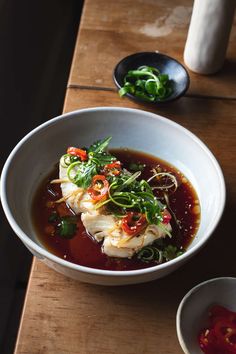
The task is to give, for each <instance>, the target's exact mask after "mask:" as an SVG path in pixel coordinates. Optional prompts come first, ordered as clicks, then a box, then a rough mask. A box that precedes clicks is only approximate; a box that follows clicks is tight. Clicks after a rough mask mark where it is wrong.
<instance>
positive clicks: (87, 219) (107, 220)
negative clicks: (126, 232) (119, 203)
mask: <svg viewBox="0 0 236 354" xmlns="http://www.w3.org/2000/svg"><path fill="white" fill-rule="evenodd" d="M81 220H82V223H83V224H84V227H85V228H86V230H87V232H88V233H89V234H90V235H91V236H93V237H94V238H95V240H96V241H98V242H100V241H102V240H103V239H104V238H105V237H107V236H111V237H112V236H113V237H119V236H120V227H119V224H118V222H117V220H116V218H115V217H114V216H113V215H103V214H100V215H99V214H97V215H95V214H89V213H82V214H81Z"/></svg>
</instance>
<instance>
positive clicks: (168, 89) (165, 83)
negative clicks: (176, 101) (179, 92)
mask: <svg viewBox="0 0 236 354" xmlns="http://www.w3.org/2000/svg"><path fill="white" fill-rule="evenodd" d="M172 92H173V88H172V82H171V80H170V79H169V76H168V75H167V74H161V73H160V71H159V70H158V69H156V68H153V67H151V66H146V65H144V66H140V67H139V68H138V69H137V70H129V71H128V73H127V75H126V76H125V78H124V86H123V87H122V88H121V89H120V90H119V95H120V97H122V96H124V95H126V94H127V93H128V94H131V95H134V96H136V97H138V98H141V99H142V100H144V101H148V102H157V101H162V100H164V99H165V98H167V97H169V96H170V95H171V93H172Z"/></svg>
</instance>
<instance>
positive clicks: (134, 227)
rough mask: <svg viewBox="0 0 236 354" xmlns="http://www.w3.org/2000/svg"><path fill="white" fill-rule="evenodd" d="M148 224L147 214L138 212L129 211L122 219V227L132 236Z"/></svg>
mask: <svg viewBox="0 0 236 354" xmlns="http://www.w3.org/2000/svg"><path fill="white" fill-rule="evenodd" d="M146 225H147V220H146V217H145V215H143V214H141V213H138V212H133V211H131V212H128V213H127V214H126V216H124V217H123V219H122V224H121V226H122V229H123V230H124V232H126V233H127V234H128V235H130V236H135V235H137V234H139V233H140V232H141V231H142V230H143V229H144V228H145V226H146Z"/></svg>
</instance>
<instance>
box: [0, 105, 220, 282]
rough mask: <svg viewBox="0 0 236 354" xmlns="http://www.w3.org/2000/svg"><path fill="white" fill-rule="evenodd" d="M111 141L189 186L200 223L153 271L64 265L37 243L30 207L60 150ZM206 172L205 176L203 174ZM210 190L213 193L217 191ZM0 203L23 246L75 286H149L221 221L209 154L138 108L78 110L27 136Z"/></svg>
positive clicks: (215, 168) (7, 173) (13, 158)
mask: <svg viewBox="0 0 236 354" xmlns="http://www.w3.org/2000/svg"><path fill="white" fill-rule="evenodd" d="M106 136H112V141H111V147H128V148H132V149H135V150H141V151H144V152H147V153H150V154H152V155H156V156H158V157H160V158H161V159H164V160H166V161H168V162H169V163H171V164H172V165H174V166H175V167H177V168H178V169H180V170H181V171H182V172H183V173H184V174H185V176H186V177H187V178H188V179H189V180H190V181H191V182H192V184H193V186H194V187H195V190H196V192H197V194H198V197H199V199H200V204H201V215H202V216H201V223H200V228H199V231H198V233H197V235H196V237H195V239H194V240H193V242H192V244H191V246H190V247H189V249H188V250H187V252H186V253H184V254H183V255H182V256H180V257H178V258H176V259H174V260H171V261H169V262H167V263H165V264H162V265H158V266H155V267H152V268H146V269H141V270H133V271H106V270H98V269H92V268H87V267H83V266H79V265H75V264H72V263H69V262H67V261H65V260H63V259H60V258H58V257H56V256H55V255H53V254H51V253H50V252H48V251H47V250H46V249H45V248H44V247H43V246H42V245H41V244H40V242H39V240H38V239H37V236H36V233H35V230H34V227H33V225H32V220H31V217H30V208H31V203H32V198H33V195H34V193H35V190H36V188H37V186H38V185H39V182H40V181H41V180H42V178H44V176H46V175H48V173H49V172H50V171H51V169H52V166H53V165H55V163H56V162H57V161H58V159H59V157H60V156H61V155H62V154H63V153H64V151H65V149H66V148H67V146H71V145H72V146H73V145H79V146H88V145H90V144H91V143H92V142H94V141H96V140H98V139H101V138H103V137H106ZM202 171H207V173H204V175H203V173H202ZM216 191H217V193H216ZM1 200H2V205H3V209H4V211H5V214H6V217H7V219H8V221H9V223H10V225H11V227H12V229H13V230H14V232H15V233H16V234H17V235H18V236H19V238H20V239H21V240H22V242H23V243H24V244H25V246H26V247H28V249H29V250H30V251H31V252H32V253H33V254H34V255H35V256H37V257H38V258H40V259H41V260H43V261H44V262H45V263H47V264H48V265H49V266H50V267H52V268H54V269H55V270H57V271H58V272H61V273H63V274H65V275H67V276H70V277H73V278H75V279H79V280H81V281H85V282H89V283H96V284H104V285H123V284H133V283H141V282H146V281H151V280H154V279H157V278H160V277H163V276H165V275H167V274H169V273H170V272H172V271H174V270H175V269H177V268H178V267H179V266H181V265H182V264H183V263H184V262H186V261H187V260H188V259H189V258H190V257H192V256H193V255H194V254H195V253H196V252H197V251H199V249H200V248H201V247H202V246H203V245H204V244H205V243H206V241H207V240H208V239H209V237H210V235H211V234H212V232H213V231H214V229H215V227H216V225H217V223H218V222H219V219H220V217H221V214H222V211H223V208H224V203H225V184H224V178H223V175H222V172H221V169H220V167H219V165H218V163H217V161H216V159H215V157H214V156H213V155H212V153H211V152H210V151H209V149H208V148H207V147H206V146H205V145H204V144H203V143H202V142H201V141H200V140H199V139H198V138H197V137H196V136H195V135H193V134H192V133H191V132H189V131H188V130H187V129H185V128H183V127H182V126H180V125H178V124H176V123H174V122H173V121H171V120H169V119H166V118H163V117H160V116H158V115H156V114H152V113H148V112H145V111H141V110H135V109H128V108H115V107H100V108H91V109H83V110H79V111H75V112H71V113H68V114H65V115H62V116H60V117H57V118H54V119H52V120H49V121H47V122H46V123H44V124H42V125H40V126H39V127H37V128H36V129H34V130H33V131H31V132H30V133H29V134H28V135H26V136H25V137H24V138H23V139H22V140H21V141H20V142H19V143H18V144H17V146H16V147H15V148H14V150H13V151H12V152H11V154H10V156H9V158H8V159H7V161H6V163H5V166H4V168H3V171H2V176H1Z"/></svg>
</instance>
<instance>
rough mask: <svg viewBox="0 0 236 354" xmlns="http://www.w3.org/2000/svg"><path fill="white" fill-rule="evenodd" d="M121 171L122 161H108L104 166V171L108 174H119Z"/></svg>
mask: <svg viewBox="0 0 236 354" xmlns="http://www.w3.org/2000/svg"><path fill="white" fill-rule="evenodd" d="M120 172H121V163H120V161H115V162H112V163H108V164H107V165H105V166H104V173H105V174H106V175H109V174H111V175H113V176H118V175H119V174H120Z"/></svg>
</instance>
